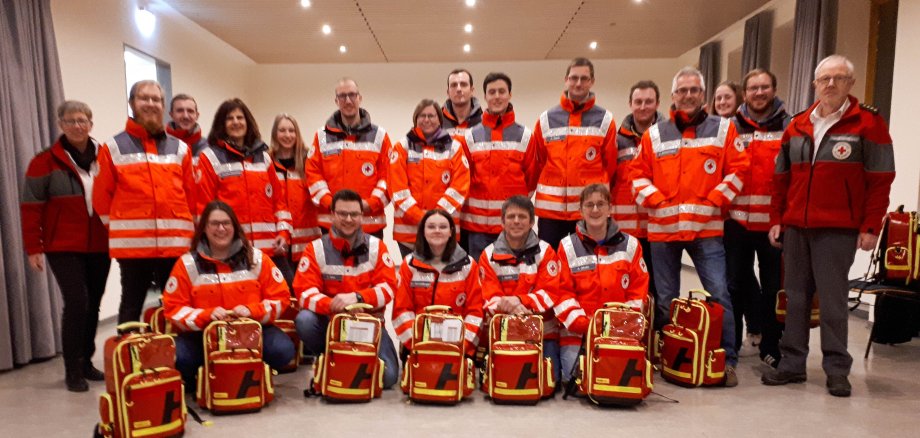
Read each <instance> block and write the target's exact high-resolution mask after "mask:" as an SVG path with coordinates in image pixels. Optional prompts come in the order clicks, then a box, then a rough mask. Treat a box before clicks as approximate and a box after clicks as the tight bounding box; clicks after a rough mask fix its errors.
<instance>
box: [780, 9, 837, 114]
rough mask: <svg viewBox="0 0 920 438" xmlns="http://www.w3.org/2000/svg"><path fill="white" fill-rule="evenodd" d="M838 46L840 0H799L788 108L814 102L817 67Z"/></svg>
mask: <svg viewBox="0 0 920 438" xmlns="http://www.w3.org/2000/svg"><path fill="white" fill-rule="evenodd" d="M836 47H837V0H797V1H796V2H795V36H794V37H793V40H792V67H791V69H790V70H791V71H790V78H789V98H788V99H787V100H786V109H787V110H788V111H790V113H791V114H795V113H797V112H799V111H802V110H805V109H807V108H808V107H809V106H811V104H812V103H814V100H815V89H814V87H812V81H814V79H815V78H814V76H815V67H817V66H818V62H819V61H821V60H822V59H824V58H825V57H827V56H828V55H831V54H833V53H834V50H835V48H836Z"/></svg>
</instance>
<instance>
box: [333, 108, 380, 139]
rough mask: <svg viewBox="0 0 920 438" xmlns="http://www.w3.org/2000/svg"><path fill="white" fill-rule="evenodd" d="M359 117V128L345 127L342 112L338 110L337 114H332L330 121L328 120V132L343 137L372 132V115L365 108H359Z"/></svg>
mask: <svg viewBox="0 0 920 438" xmlns="http://www.w3.org/2000/svg"><path fill="white" fill-rule="evenodd" d="M358 115H359V116H360V117H361V121H360V122H358V126H351V127H350V126H345V123H344V122H343V121H342V111H339V110H336V112H334V113H332V116H331V117H329V120H326V131H328V132H331V133H334V134H338V135H343V136H348V135H358V134H362V133H364V132H367V131H370V130H371V114H370V113H369V112H367V110H365V109H364V108H358Z"/></svg>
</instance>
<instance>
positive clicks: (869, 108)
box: [859, 103, 878, 114]
mask: <svg viewBox="0 0 920 438" xmlns="http://www.w3.org/2000/svg"><path fill="white" fill-rule="evenodd" d="M859 107H860V108H862V109H864V110H866V111H869V112H870V113H872V114H878V108H876V107H874V106H872V105H866V104H864V103H860V104H859Z"/></svg>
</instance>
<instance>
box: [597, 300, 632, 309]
mask: <svg viewBox="0 0 920 438" xmlns="http://www.w3.org/2000/svg"><path fill="white" fill-rule="evenodd" d="M604 308H605V309H629V310H632V307H629V306H627V305H626V303H621V302H619V301H610V302H607V303H604Z"/></svg>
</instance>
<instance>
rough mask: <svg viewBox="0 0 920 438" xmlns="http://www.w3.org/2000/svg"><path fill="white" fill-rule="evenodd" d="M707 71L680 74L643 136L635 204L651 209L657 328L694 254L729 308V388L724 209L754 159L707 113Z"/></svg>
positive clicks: (729, 379)
mask: <svg viewBox="0 0 920 438" xmlns="http://www.w3.org/2000/svg"><path fill="white" fill-rule="evenodd" d="M704 92H705V86H704V82H703V74H702V73H700V72H699V70H697V69H695V68H693V67H685V68H683V69H681V70H680V71H678V72H677V74H676V75H675V76H674V81H673V82H672V84H671V100H672V101H673V105H671V111H670V117H669V118H667V119H662V120H659V121H658V123H656V124H654V125H652V127H650V128H649V129H648V131H646V132H645V134H643V135H642V142H641V144H640V146H639V157H638V158H637V159H635V160H634V161H633V162H632V176H633V191H634V193H635V195H636V202H637V203H638V204H639V205H641V206H643V207H646V208H647V209H648V213H649V224H648V240H649V242H650V244H651V249H652V260H653V262H654V263H653V265H654V266H655V271H654V276H655V287H656V292H657V293H656V295H657V296H656V297H655V299H656V300H655V301H656V304H657V312H656V314H655V325H656V326H657V327H656V328H658V329H660V328H661V327H662V326H663V325H664V324H665V323H666V322H667V321H668V320H670V315H669V313H670V305H671V300H673V299H675V298H678V297H679V296H680V269H681V256H682V254H683V252H684V251H687V253H688V254H689V255H690V258H691V259H692V260H693V265H694V267H695V268H696V271H697V273H698V274H699V276H700V280H701V281H702V283H703V288H704V289H706V290H707V291H708V292H709V293H710V294H711V295H712V299H713V300H714V301H715V302H717V303H719V304H721V305H722V306H723V307H724V308H725V317H724V320H723V324H722V342H721V346H722V348H724V349H725V363H726V367H725V380H724V385H725V386H737V385H738V377H737V375H736V374H735V366H736V365H737V363H738V356H737V354H736V352H735V318H734V317H733V314H732V303H731V299H730V298H729V295H728V289H727V286H726V279H725V248H724V246H723V244H722V229H723V226H724V223H723V217H722V210H723V208H726V207H728V205H729V204H731V202H732V200H733V199H734V198H735V196H737V195H738V193H740V192H741V189H742V183H741V175H743V174H744V172H746V170H747V168H748V166H749V165H750V162H749V160H748V156H747V154H746V153H745V150H744V147H743V146H742V145H741V144H740V143H736V142H735V139H736V134H735V127H734V126H733V124H732V122H731V121H730V120H729V119H723V118H721V117H719V116H715V115H713V116H710V115H708V114H706V112H705V111H703V100H704Z"/></svg>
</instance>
